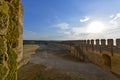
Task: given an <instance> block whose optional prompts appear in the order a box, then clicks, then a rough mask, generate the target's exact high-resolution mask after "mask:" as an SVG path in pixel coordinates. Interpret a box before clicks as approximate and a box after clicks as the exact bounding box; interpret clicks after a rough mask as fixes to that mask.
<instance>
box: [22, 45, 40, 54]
mask: <svg viewBox="0 0 120 80" xmlns="http://www.w3.org/2000/svg"><path fill="white" fill-rule="evenodd" d="M39 47H40V46H39V45H24V46H23V51H24V54H31V53H33V52H35V51H36V50H37V49H38V48H39Z"/></svg>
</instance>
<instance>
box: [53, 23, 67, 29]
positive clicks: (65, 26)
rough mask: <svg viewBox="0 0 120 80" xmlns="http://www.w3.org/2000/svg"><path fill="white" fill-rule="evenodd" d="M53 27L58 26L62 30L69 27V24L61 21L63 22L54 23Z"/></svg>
mask: <svg viewBox="0 0 120 80" xmlns="http://www.w3.org/2000/svg"><path fill="white" fill-rule="evenodd" d="M54 27H57V28H60V29H62V30H65V29H69V24H68V23H65V22H63V23H59V24H56V25H54Z"/></svg>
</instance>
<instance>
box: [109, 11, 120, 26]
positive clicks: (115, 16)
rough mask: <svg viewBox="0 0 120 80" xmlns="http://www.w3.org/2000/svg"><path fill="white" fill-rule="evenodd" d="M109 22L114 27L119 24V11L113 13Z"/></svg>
mask: <svg viewBox="0 0 120 80" xmlns="http://www.w3.org/2000/svg"><path fill="white" fill-rule="evenodd" d="M110 23H111V24H112V25H113V26H116V27H118V26H120V13H117V14H115V15H114V16H113V17H112V20H110Z"/></svg>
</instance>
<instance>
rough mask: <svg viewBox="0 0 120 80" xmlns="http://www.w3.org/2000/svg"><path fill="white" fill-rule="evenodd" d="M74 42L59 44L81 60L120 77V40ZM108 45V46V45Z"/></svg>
mask: <svg viewBox="0 0 120 80" xmlns="http://www.w3.org/2000/svg"><path fill="white" fill-rule="evenodd" d="M113 41H114V40H113V39H108V40H105V39H101V40H99V39H96V40H73V41H63V42H61V43H59V44H60V45H62V47H65V48H66V49H68V51H69V52H70V53H71V54H72V55H73V56H75V57H76V58H80V59H84V60H86V59H88V60H89V61H91V62H93V63H94V64H97V65H99V66H100V67H103V68H105V69H108V70H110V71H111V72H113V73H116V74H118V75H120V39H116V45H113V43H114V42H113ZM106 43H107V44H106Z"/></svg>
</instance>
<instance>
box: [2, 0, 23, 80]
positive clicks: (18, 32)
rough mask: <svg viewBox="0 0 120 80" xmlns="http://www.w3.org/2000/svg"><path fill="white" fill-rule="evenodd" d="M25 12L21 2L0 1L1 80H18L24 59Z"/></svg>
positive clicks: (11, 0)
mask: <svg viewBox="0 0 120 80" xmlns="http://www.w3.org/2000/svg"><path fill="white" fill-rule="evenodd" d="M22 17H23V10H22V6H21V2H20V0H0V80H17V65H18V62H19V61H20V60H21V59H22V26H23V22H22V21H23V20H22Z"/></svg>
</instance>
